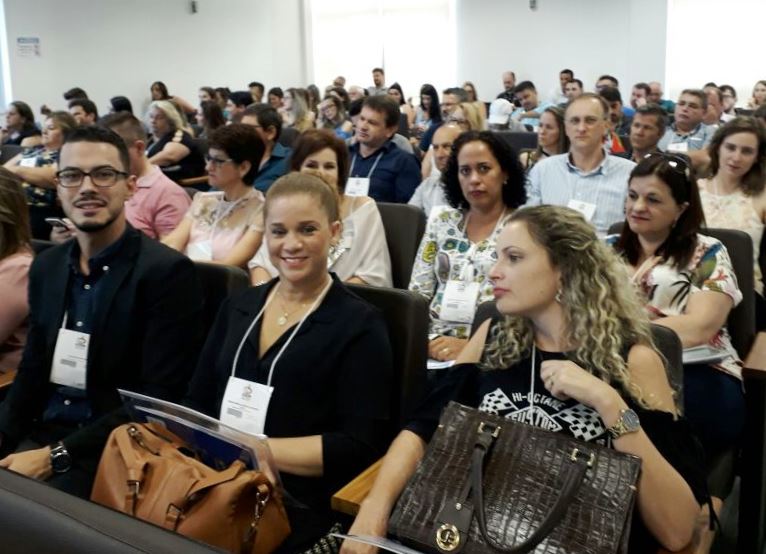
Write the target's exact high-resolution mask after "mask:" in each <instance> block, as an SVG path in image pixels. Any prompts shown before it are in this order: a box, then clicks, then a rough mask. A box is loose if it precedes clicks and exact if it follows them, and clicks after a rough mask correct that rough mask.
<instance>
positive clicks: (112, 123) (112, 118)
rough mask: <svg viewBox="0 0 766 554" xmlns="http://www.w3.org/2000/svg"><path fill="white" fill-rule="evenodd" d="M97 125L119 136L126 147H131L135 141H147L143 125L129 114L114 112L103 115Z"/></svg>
mask: <svg viewBox="0 0 766 554" xmlns="http://www.w3.org/2000/svg"><path fill="white" fill-rule="evenodd" d="M98 124H99V125H100V126H102V127H106V128H107V129H111V130H112V131H114V132H115V133H117V134H118V135H120V136H121V137H122V139H123V140H124V141H125V143H126V144H127V146H128V147H130V146H133V143H134V142H135V141H137V140H140V141H143V142H147V140H148V137H147V135H146V129H145V128H144V126H143V124H142V123H141V121H139V119H138V118H137V117H136V116H134V115H133V114H132V113H130V112H115V113H112V114H109V115H105V116H104V117H102V118H101V119H100V120H99V122H98ZM118 128H119V130H118Z"/></svg>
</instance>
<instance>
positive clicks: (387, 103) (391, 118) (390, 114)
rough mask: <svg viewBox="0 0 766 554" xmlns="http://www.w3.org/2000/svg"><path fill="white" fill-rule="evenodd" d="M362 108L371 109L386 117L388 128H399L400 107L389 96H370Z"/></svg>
mask: <svg viewBox="0 0 766 554" xmlns="http://www.w3.org/2000/svg"><path fill="white" fill-rule="evenodd" d="M362 108H370V109H371V110H373V111H376V112H378V113H382V114H383V115H384V116H385V122H386V128H389V129H390V128H391V127H398V126H399V114H400V113H401V112H400V111H399V105H398V104H397V103H396V100H394V99H393V98H391V97H390V96H388V95H385V96H383V95H376V96H368V97H367V98H365V99H364V101H363V103H362Z"/></svg>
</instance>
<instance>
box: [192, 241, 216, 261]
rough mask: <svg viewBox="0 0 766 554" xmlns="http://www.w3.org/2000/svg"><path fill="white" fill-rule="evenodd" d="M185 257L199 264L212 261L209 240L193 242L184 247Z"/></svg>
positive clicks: (211, 246)
mask: <svg viewBox="0 0 766 554" xmlns="http://www.w3.org/2000/svg"><path fill="white" fill-rule="evenodd" d="M186 255H187V256H189V257H190V258H191V259H192V260H198V261H200V262H211V261H213V243H212V242H210V241H209V240H206V241H202V242H195V243H192V244H190V245H189V246H187V247H186Z"/></svg>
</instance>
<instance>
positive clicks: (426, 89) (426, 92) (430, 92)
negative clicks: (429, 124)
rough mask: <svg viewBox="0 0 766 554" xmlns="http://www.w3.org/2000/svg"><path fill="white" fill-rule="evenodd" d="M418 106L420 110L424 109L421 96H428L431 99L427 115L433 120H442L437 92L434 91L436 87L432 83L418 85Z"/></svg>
mask: <svg viewBox="0 0 766 554" xmlns="http://www.w3.org/2000/svg"><path fill="white" fill-rule="evenodd" d="M420 96H421V99H420V108H421V109H422V110H425V108H424V107H423V99H422V97H423V96H428V97H429V98H430V99H431V105H430V106H429V107H428V117H429V118H430V119H431V121H433V122H437V121H441V120H442V109H441V106H440V105H439V93H438V92H436V87H434V86H433V85H429V84H425V85H423V86H422V87H420Z"/></svg>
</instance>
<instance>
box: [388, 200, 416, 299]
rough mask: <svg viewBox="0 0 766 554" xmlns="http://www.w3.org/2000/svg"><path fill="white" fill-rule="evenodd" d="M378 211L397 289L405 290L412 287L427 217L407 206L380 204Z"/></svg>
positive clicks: (413, 207) (414, 208)
mask: <svg viewBox="0 0 766 554" xmlns="http://www.w3.org/2000/svg"><path fill="white" fill-rule="evenodd" d="M378 210H379V211H380V218H381V219H382V220H383V229H384V230H385V232H386V242H387V243H388V252H389V255H390V256H391V274H392V276H393V281H394V287H395V288H397V289H406V288H407V287H408V286H409V284H410V276H411V275H412V266H413V265H414V264H415V256H416V255H417V253H418V247H419V246H420V239H421V238H423V233H424V232H425V230H426V216H425V214H424V213H423V211H422V210H421V209H419V208H416V207H415V206H410V205H408V204H390V203H387V202H378Z"/></svg>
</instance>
